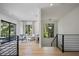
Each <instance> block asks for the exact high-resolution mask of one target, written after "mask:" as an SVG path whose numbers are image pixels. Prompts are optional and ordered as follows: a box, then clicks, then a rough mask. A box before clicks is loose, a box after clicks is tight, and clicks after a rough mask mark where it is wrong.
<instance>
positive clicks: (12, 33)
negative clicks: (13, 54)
mask: <svg viewBox="0 0 79 59" xmlns="http://www.w3.org/2000/svg"><path fill="white" fill-rule="evenodd" d="M15 38H16V25H15V24H10V40H15Z"/></svg>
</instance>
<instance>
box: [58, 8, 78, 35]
mask: <svg viewBox="0 0 79 59" xmlns="http://www.w3.org/2000/svg"><path fill="white" fill-rule="evenodd" d="M58 33H59V34H79V7H77V8H76V9H74V10H72V11H71V12H69V13H68V14H67V15H66V16H64V17H63V18H62V19H60V20H59V22H58Z"/></svg>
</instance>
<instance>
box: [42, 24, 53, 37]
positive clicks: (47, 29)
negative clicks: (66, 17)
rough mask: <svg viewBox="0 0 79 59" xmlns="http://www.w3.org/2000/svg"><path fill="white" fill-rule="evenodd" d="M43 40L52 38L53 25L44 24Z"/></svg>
mask: <svg viewBox="0 0 79 59" xmlns="http://www.w3.org/2000/svg"><path fill="white" fill-rule="evenodd" d="M43 35H44V38H52V37H54V24H51V23H49V24H45V25H44V34H43Z"/></svg>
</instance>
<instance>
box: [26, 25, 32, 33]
mask: <svg viewBox="0 0 79 59" xmlns="http://www.w3.org/2000/svg"><path fill="white" fill-rule="evenodd" d="M25 33H26V34H28V35H31V34H32V25H26V26H25Z"/></svg>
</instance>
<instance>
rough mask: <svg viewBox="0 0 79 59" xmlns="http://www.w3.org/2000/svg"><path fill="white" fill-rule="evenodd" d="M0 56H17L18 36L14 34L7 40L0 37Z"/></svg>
mask: <svg viewBox="0 0 79 59" xmlns="http://www.w3.org/2000/svg"><path fill="white" fill-rule="evenodd" d="M0 56H19V36H14V37H11V38H10V41H8V40H7V39H6V38H4V37H0Z"/></svg>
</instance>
